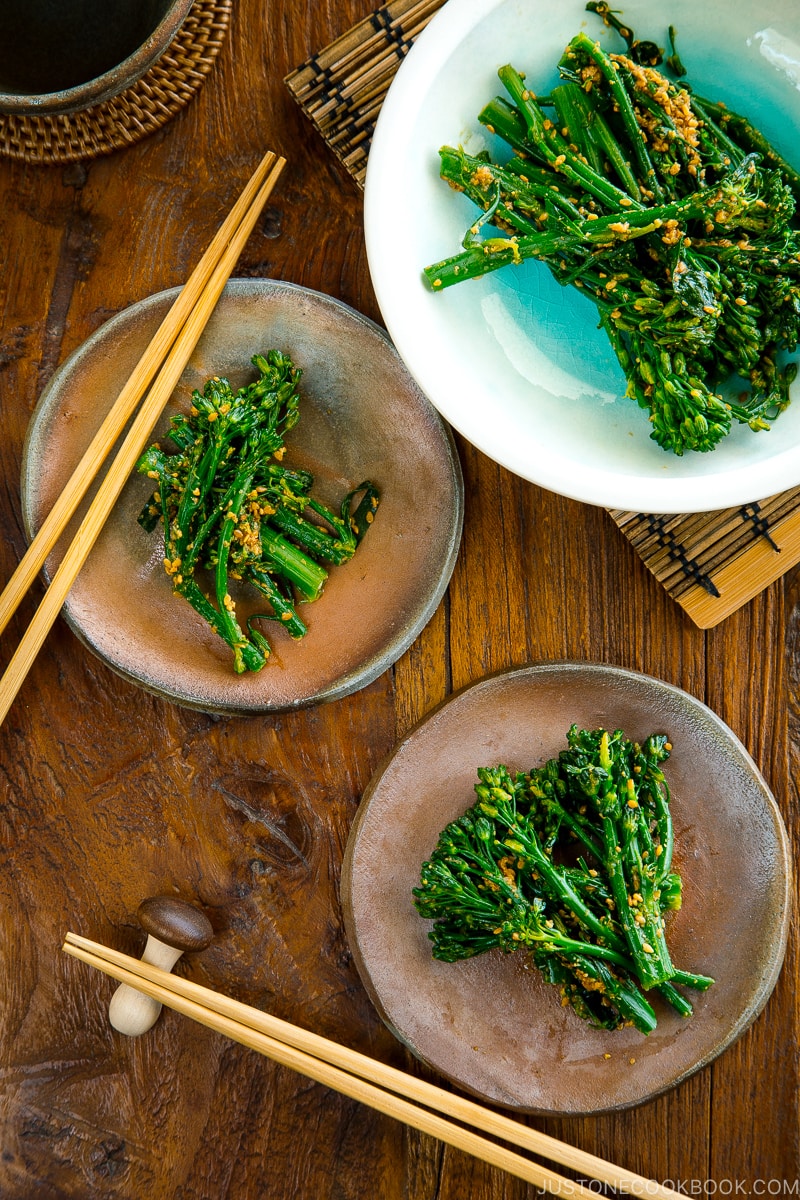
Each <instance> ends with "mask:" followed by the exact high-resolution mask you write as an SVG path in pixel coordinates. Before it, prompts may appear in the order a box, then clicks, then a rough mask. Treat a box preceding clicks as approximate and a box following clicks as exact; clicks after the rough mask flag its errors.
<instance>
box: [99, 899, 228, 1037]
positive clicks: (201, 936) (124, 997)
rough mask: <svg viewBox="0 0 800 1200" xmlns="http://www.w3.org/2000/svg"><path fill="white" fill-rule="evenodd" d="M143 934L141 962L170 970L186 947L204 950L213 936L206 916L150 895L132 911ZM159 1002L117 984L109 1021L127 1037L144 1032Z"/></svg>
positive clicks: (153, 1019)
mask: <svg viewBox="0 0 800 1200" xmlns="http://www.w3.org/2000/svg"><path fill="white" fill-rule="evenodd" d="M136 915H137V917H138V918H139V924H140V925H141V927H142V929H143V930H144V931H145V933H146V934H147V945H146V946H145V948H144V953H143V954H142V961H143V962H146V963H151V965H152V966H154V967H161V968H162V969H163V970H164V971H171V970H172V968H173V967H174V966H175V963H176V962H177V961H178V959H179V958H180V956H181V955H182V954H183V953H184V951H186V950H204V949H205V948H206V946H207V945H208V943H209V942H210V941H211V939H212V937H213V936H214V931H213V929H212V928H211V922H210V921H209V919H208V917H207V916H206V915H205V914H204V913H201V912H199V911H198V909H196V908H193V907H192V905H191V904H187V903H186V901H185V900H178V899H177V898H176V897H174V896H153V897H152V898H151V899H149V900H144V901H142V903H141V904H140V905H139V908H138V909H137V911H136ZM160 1012H161V1004H160V1002H159V1001H158V1000H153V999H151V997H150V996H145V995H144V993H143V992H139V991H137V990H136V988H132V987H130V986H129V985H128V984H127V983H121V984H120V985H119V987H118V988H117V990H116V992H115V993H114V995H113V996H112V997H111V1003H110V1004H109V1006H108V1017H109V1020H110V1021H111V1024H112V1025H113V1026H114V1028H115V1029H116V1030H118V1031H119V1032H120V1033H125V1034H127V1035H128V1037H138V1036H139V1034H141V1033H146V1032H147V1030H148V1029H150V1028H151V1027H152V1026H153V1025H154V1024H155V1022H156V1020H157V1019H158V1014H159V1013H160Z"/></svg>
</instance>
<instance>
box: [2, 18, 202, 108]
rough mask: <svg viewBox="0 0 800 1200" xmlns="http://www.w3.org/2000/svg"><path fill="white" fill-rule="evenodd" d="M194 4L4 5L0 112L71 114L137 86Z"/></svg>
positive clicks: (170, 40) (165, 47) (168, 43)
mask: <svg viewBox="0 0 800 1200" xmlns="http://www.w3.org/2000/svg"><path fill="white" fill-rule="evenodd" d="M192 2H193V0H68V2H66V3H65V2H64V0H3V3H2V5H0V112H6V113H18V114H20V115H34V116H36V115H45V114H52V113H70V112H77V111H80V110H81V109H84V108H88V107H89V106H90V105H93V104H99V103H101V102H102V101H104V100H108V99H110V97H112V96H115V95H118V94H119V93H120V92H122V91H124V90H125V88H128V87H130V86H131V85H132V84H134V83H136V82H137V81H138V80H139V79H141V77H142V76H143V75H144V74H145V72H146V71H148V70H149V68H150V67H151V66H152V65H153V63H154V62H156V61H157V60H158V59H159V58H160V57H161V55H162V54H163V53H164V51H165V50H166V49H167V47H168V46H169V45H170V43H171V42H172V40H173V39H174V37H175V35H176V34H177V32H178V30H179V29H180V27H181V25H182V24H183V22H184V20H185V19H186V16H187V14H188V12H189V10H190V8H191V7H192Z"/></svg>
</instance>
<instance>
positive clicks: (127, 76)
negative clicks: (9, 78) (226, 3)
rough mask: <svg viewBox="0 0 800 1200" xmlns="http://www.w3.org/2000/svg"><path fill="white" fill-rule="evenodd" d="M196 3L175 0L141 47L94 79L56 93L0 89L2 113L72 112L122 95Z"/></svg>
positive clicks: (154, 60) (0, 110)
mask: <svg viewBox="0 0 800 1200" xmlns="http://www.w3.org/2000/svg"><path fill="white" fill-rule="evenodd" d="M193 3H194V0H172V3H171V4H170V6H169V8H168V9H167V11H166V13H165V14H164V16H163V17H162V18H161V20H160V21H159V23H158V25H157V26H156V27H155V29H154V30H153V32H152V33H151V34H150V35H149V37H148V38H146V40H145V41H144V42H142V44H141V46H139V47H138V49H137V50H134V52H133V54H130V55H128V57H127V58H126V59H124V60H123V61H122V62H121V63H118V64H117V65H116V66H114V67H110V68H109V70H107V71H104V72H103V74H102V75H98V76H97V77H96V78H95V79H89V80H87V81H86V82H85V83H79V84H76V85H75V86H74V87H71V88H64V89H63V90H62V91H57V92H41V93H38V92H37V93H34V94H26V93H16V92H2V91H0V112H5V113H17V114H19V115H20V116H47V115H50V114H56V113H73V112H80V111H81V110H82V109H85V108H89V107H90V106H92V105H95V104H101V103H102V102H103V101H105V100H110V99H111V97H112V96H117V95H119V93H120V92H124V91H125V89H126V88H128V87H131V86H132V85H133V84H134V83H137V82H138V81H139V80H140V79H141V78H142V76H143V75H144V74H145V73H146V72H147V71H148V70H149V69H150V67H151V66H153V64H154V63H155V62H156V61H157V60H158V59H159V58H161V56H162V54H164V52H165V51H166V50H167V48H168V47H169V45H170V44H171V42H172V41H173V39H174V38H175V36H176V34H177V33H178V31H179V30H180V28H181V26H182V25H183V22H184V21H185V20H186V17H187V16H188V15H189V11H190V9H191V7H192V5H193Z"/></svg>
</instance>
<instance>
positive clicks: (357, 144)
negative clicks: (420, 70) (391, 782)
mask: <svg viewBox="0 0 800 1200" xmlns="http://www.w3.org/2000/svg"><path fill="white" fill-rule="evenodd" d="M443 3H444V0H391V2H390V3H388V4H384V5H383V6H382V7H381V8H379V9H377V10H376V11H375V12H374V13H372V14H371V15H370V16H369V17H367V18H365V20H363V21H360V22H359V23H358V24H357V25H355V26H353V28H352V29H350V30H349V31H348V32H347V33H345V34H344V35H343V36H342V37H340V38H337V39H336V41H334V42H332V43H331V44H330V45H329V46H326V47H325V48H324V49H323V50H320V51H319V52H318V53H316V54H314V55H312V56H311V57H310V58H309V59H307V60H306V62H304V63H303V64H302V65H301V66H300V67H298V69H297V70H296V71H293V72H292V73H291V74H290V75H288V76H287V77H286V81H285V82H286V85H287V87H288V88H289V91H290V92H291V93H292V96H293V97H294V99H295V100H296V101H297V103H298V104H299V105H300V107H301V108H302V109H303V111H304V112H305V114H306V115H307V116H308V118H309V119H310V120H311V121H312V122H313V124H314V125H315V126H316V128H317V130H318V131H319V133H320V134H321V135H322V137H323V138H324V139H325V141H326V142H327V143H328V146H329V147H330V148H331V150H333V152H334V154H336V156H337V158H338V159H339V160H340V162H342V163H343V164H344V166H345V167H346V168H347V170H348V171H349V172H350V174H351V175H352V176H353V178H354V179H355V181H356V183H357V184H358V185H359V187H363V186H364V177H365V175H366V169H367V158H368V156H369V148H370V143H371V141H372V134H373V131H374V129H375V122H376V121H377V118H378V113H379V112H380V108H381V104H382V103H383V100H384V97H385V96H386V93H387V91H388V90H389V86H390V84H391V82H392V80H393V79H394V75H395V72H396V71H397V68H398V67H399V65H400V63H401V62H402V61H403V59H404V58H405V56H406V54H407V53H408V51H409V50H410V49H411V46H412V45H413V43H414V40H415V38H416V37H417V36H418V35H419V34H420V33H421V32H422V30H423V29H424V28H425V26H426V25H427V24H428V22H429V21H430V19H431V17H433V15H434V14H435V13H436V12H437V11H438V10H439V9H440V8H441V7H442V5H443ZM611 517H612V518H613V520H614V521H615V522H616V524H617V526H618V527H619V528H620V529H621V530H622V532H623V533H624V534H625V536H626V537H627V538H628V540H629V541H630V543H631V545H632V546H633V547H634V548H635V550H636V552H637V553H638V554H639V556H640V557H641V559H642V561H643V562H644V564H645V566H646V567H647V568H648V569H649V570H650V571H652V572H653V574H654V575H655V576H656V578H657V579H658V580H659V582H660V583H661V584H662V585H663V586H664V588H665V589H666V590H667V592H668V593H669V595H670V596H672V597H673V599H674V600H676V601H677V603H678V604H680V605H681V607H682V608H683V609H684V610H685V611H686V613H687V614H688V615H689V617H690V618H691V619H692V620H693V621H694V622H695V624H696V625H699V626H700V627H701V628H703V629H707V628H710V627H711V626H713V625H717V624H718V623H719V622H720V621H722V620H723V619H724V618H725V617H727V616H729V614H730V613H732V612H735V611H736V609H737V608H740V607H741V606H742V605H743V604H746V603H747V601H748V600H751V599H752V598H753V596H756V595H757V594H758V593H759V592H760V591H762V590H763V589H764V588H765V587H767V586H768V585H769V584H770V583H773V582H774V581H775V580H776V579H779V578H780V576H781V575H783V574H784V573H785V572H786V571H788V570H789V569H790V568H791V567H793V566H794V565H795V564H796V563H798V562H800V488H795V489H793V490H792V491H788V492H782V493H780V494H779V495H776V496H772V497H770V498H769V499H766V500H761V501H759V502H758V503H753V504H746V505H742V506H741V507H739V508H727V509H720V510H718V511H717V512H712V513H707V512H706V513H700V514H693V513H678V514H665V515H658V514H652V513H636V512H623V511H621V510H619V509H615V510H612V511H611Z"/></svg>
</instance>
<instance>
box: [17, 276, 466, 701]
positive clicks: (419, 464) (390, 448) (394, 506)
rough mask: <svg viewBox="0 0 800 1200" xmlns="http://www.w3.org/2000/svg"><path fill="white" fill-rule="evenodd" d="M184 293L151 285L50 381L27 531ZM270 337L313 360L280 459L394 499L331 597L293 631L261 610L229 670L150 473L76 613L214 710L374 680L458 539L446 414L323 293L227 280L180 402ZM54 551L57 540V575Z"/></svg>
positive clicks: (74, 600)
mask: <svg viewBox="0 0 800 1200" xmlns="http://www.w3.org/2000/svg"><path fill="white" fill-rule="evenodd" d="M176 294H177V292H176V290H172V291H168V292H162V293H160V294H158V295H156V296H151V297H150V298H149V299H147V300H144V301H142V302H141V303H139V304H135V305H133V306H132V307H131V308H129V309H126V310H125V311H124V312H123V313H121V314H120V315H119V316H117V317H115V318H113V319H112V320H111V321H109V322H108V323H107V324H106V325H104V326H102V328H100V329H99V330H98V331H97V332H96V333H95V334H94V335H93V336H92V337H90V338H89V339H88V341H86V342H85V343H84V344H83V345H82V346H81V347H80V349H78V350H77V351H76V352H75V354H73V355H72V357H71V358H70V359H69V360H68V361H67V362H66V363H65V364H64V365H63V366H62V367H61V368H60V369H59V371H58V372H57V374H56V375H55V376H54V378H53V380H52V381H51V383H50V384H49V386H48V388H47V389H46V391H45V393H44V394H43V395H42V397H41V400H40V401H39V404H38V406H37V408H36V411H35V413H34V415H33V418H32V420H31V424H30V428H29V431H28V436H27V439H26V447H25V454H24V464H23V477H22V494H23V515H24V519H25V523H26V527H27V530H28V533H29V535H30V533H31V531H33V530H35V529H36V528H37V527H38V526H39V524H40V523H41V520H42V518H43V514H44V513H46V512H47V511H48V509H49V507H50V506H51V504H52V503H53V500H54V498H55V496H56V495H57V494H58V492H59V491H60V490H61V489H62V488H63V486H64V483H65V482H66V480H67V478H68V475H69V472H70V471H71V470H72V468H73V467H74V465H75V464H76V463H77V461H78V459H79V457H80V455H81V454H82V452H83V451H84V449H85V447H86V446H87V445H88V443H89V441H90V439H91V437H92V435H93V434H94V432H95V430H96V429H97V427H98V425H99V424H100V422H101V420H102V418H103V416H104V415H105V413H106V411H107V410H108V408H109V406H110V405H111V403H112V401H113V400H114V399H115V398H116V396H117V394H118V393H119V390H120V389H121V387H122V385H123V383H124V382H125V380H126V378H127V377H128V375H129V374H130V372H131V370H132V368H133V366H134V365H135V363H136V361H137V360H138V358H139V357H140V355H141V353H142V352H143V350H144V349H145V347H146V345H147V343H148V342H149V340H150V338H151V337H152V335H153V334H154V332H155V330H156V328H157V327H158V324H159V322H160V321H161V320H162V318H163V316H164V314H165V313H166V311H167V309H168V307H169V305H170V303H171V302H172V301H173V300H174V298H175V295H176ZM272 348H276V349H280V350H283V351H284V352H286V353H288V354H290V355H291V356H292V358H293V359H294V361H295V362H296V363H297V364H298V365H299V366H302V368H303V380H302V385H301V386H302V399H301V419H300V423H299V424H298V426H297V427H296V428H295V429H294V430H292V432H291V434H290V435H289V436H288V438H287V455H286V459H285V462H286V463H290V462H291V463H292V464H294V465H297V466H300V467H304V468H307V469H309V470H311V471H312V472H313V474H314V476H315V481H316V482H315V487H314V492H315V494H316V495H317V496H319V498H320V499H322V500H323V501H325V502H327V503H329V504H331V505H337V504H338V503H339V502H340V501H341V499H342V498H343V496H344V495H345V494H346V493H347V492H348V491H349V490H350V489H351V488H353V487H355V486H357V485H358V484H359V483H361V482H362V480H364V479H371V480H373V481H374V482H375V483H377V485H378V486H379V488H380V491H381V497H382V498H381V505H380V508H379V510H378V513H377V516H376V518H375V522H374V524H373V525H372V527H371V528H370V530H369V533H368V535H367V536H366V537H365V539H364V541H363V542H362V544H361V545H360V547H359V549H358V552H357V554H356V556H355V558H354V559H353V560H352V561H351V562H349V563H346V564H345V565H343V566H341V567H334V568H332V569H331V573H330V576H329V579H328V581H327V583H326V585H325V591H324V593H323V595H322V596H321V597H320V599H318V600H317V601H315V602H314V603H313V604H312V605H304V606H303V608H302V610H301V612H302V615H303V617H304V619H305V620H306V623H307V625H308V634H307V635H306V637H304V638H303V639H302V640H301V641H297V642H295V641H292V639H291V638H289V637H288V636H287V635H286V633H285V631H282V630H281V629H279V628H277V627H276V626H275V625H274V624H273V623H267V624H266V625H265V633H266V634H267V636H268V637H269V639H270V642H271V644H272V647H273V654H272V657H271V658H270V660H269V661H268V663H267V665H266V666H265V667H264V668H263V670H261V671H260V672H258V673H257V674H252V673H248V674H246V675H243V676H237V675H235V674H234V671H233V667H232V658H231V654H230V651H229V649H228V647H227V646H226V645H225V644H224V643H223V642H222V641H221V639H219V638H218V637H217V636H216V635H215V634H214V633H212V632H211V630H210V629H209V628H208V626H207V625H206V624H205V622H203V621H202V620H201V618H199V617H198V616H197V615H196V614H195V612H194V610H193V609H191V608H190V607H189V605H188V604H187V603H185V602H184V601H183V600H180V599H177V598H175V597H174V596H173V595H172V591H171V588H170V584H169V580H168V578H167V576H166V574H165V573H164V569H163V565H162V558H163V542H162V539H161V535H160V533H159V532H156V533H154V534H146V533H145V532H144V531H143V530H142V529H141V528H140V526H139V525H138V523H137V520H136V518H137V515H138V513H139V511H140V509H141V507H142V505H143V504H144V503H145V502H146V500H147V498H148V496H149V494H150V492H151V490H152V483H151V481H148V480H147V479H146V478H144V477H141V476H135V477H134V478H132V479H131V480H130V481H129V483H128V484H127V485H126V487H125V490H124V491H123V494H122V496H121V497H120V500H119V503H118V504H117V506H116V508H115V511H114V513H113V514H112V516H111V518H110V519H109V521H108V522H107V524H106V527H105V528H104V530H103V533H102V535H101V537H100V539H99V540H98V542H97V544H96V545H95V547H94V549H93V550H92V553H91V555H90V557H89V560H88V562H87V564H86V566H85V567H84V569H83V571H82V572H81V574H80V576H79V578H78V580H77V581H76V583H75V585H74V586H73V589H72V592H71V593H70V596H69V599H68V602H67V604H66V606H65V610H64V613H65V616H66V619H67V621H68V622H69V624H70V626H71V627H72V629H73V630H74V631H75V633H76V634H77V635H78V636H79V637H80V638H81V639H82V640H83V641H84V642H85V644H86V645H87V646H88V647H89V648H90V649H91V650H93V651H94V652H95V653H96V654H98V655H99V656H100V658H102V659H103V660H104V661H105V662H106V663H108V665H109V666H110V667H112V668H113V669H114V670H115V671H117V672H118V673H119V674H120V675H123V676H124V677H126V678H127V679H130V680H132V681H134V682H135V683H138V684H140V685H141V686H143V687H145V688H147V689H148V690H149V691H152V692H155V693H157V694H159V695H162V696H166V697H168V698H170V699H172V700H175V701H176V702H178V703H180V704H184V705H186V706H189V707H193V708H199V709H202V710H204V711H209V712H238V713H248V712H259V711H281V710H286V709H291V708H296V707H300V706H303V705H308V704H311V703H315V702H319V701H322V700H331V699H334V698H336V697H339V696H344V695H347V694H348V693H350V692H353V691H356V690H357V689H358V688H361V687H364V686H365V685H366V684H367V683H370V682H371V681H372V680H373V679H375V678H376V677H377V676H378V675H379V674H381V673H382V672H383V671H384V670H385V669H386V668H387V667H388V666H390V665H391V663H393V662H394V661H395V660H396V659H397V658H399V656H400V655H401V654H402V653H403V652H404V651H405V650H406V649H407V648H408V646H409V645H410V644H411V643H412V642H413V640H414V638H415V637H416V636H417V634H418V633H419V632H420V630H421V629H422V628H423V626H424V625H425V624H426V623H427V621H428V620H429V619H430V617H431V616H432V615H433V612H434V610H435V608H436V606H437V605H438V603H439V601H440V600H441V597H442V595H443V594H444V591H445V588H446V587H447V583H448V581H449V578H450V575H451V573H452V570H453V566H454V564H455V559H456V554H457V552H458V545H459V540H460V536H461V524H462V512H463V488H462V481H461V472H460V468H459V464H458V458H457V455H456V453H455V450H454V446H453V441H452V437H451V435H450V433H449V431H448V429H447V427H446V426H445V424H444V423H443V421H442V420H441V418H440V417H439V416H438V415H437V413H436V412H435V410H434V409H433V407H432V406H431V405H430V404H429V403H428V401H427V400H426V399H425V397H424V396H423V395H422V393H421V392H420V391H419V389H418V388H417V386H416V384H415V383H414V382H413V380H412V379H411V377H410V376H409V375H408V373H407V371H406V370H405V368H404V367H403V364H402V362H401V361H400V359H399V357H398V356H397V354H396V352H395V350H394V349H393V347H392V345H391V343H390V342H389V340H388V338H387V336H386V334H385V333H384V332H383V330H381V329H380V328H379V327H378V326H377V325H375V324H373V322H371V321H369V320H367V318H366V317H363V316H361V315H360V314H359V313H357V312H355V311H354V310H353V309H351V308H348V307H347V306H346V305H344V304H342V303H340V302H339V301H337V300H334V299H332V298H331V297H329V296H324V295H321V294H320V293H318V292H311V291H308V290H307V289H305V288H301V287H297V286H295V285H293V284H289V283H278V282H274V281H271V280H263V279H262V280H244V279H242V280H234V281H232V282H231V283H230V284H229V285H228V287H227V288H226V290H225V292H224V294H223V296H222V298H221V300H220V302H219V304H218V305H217V308H216V310H215V312H214V315H213V316H212V318H211V321H210V322H209V324H208V325H207V327H206V329H205V332H204V333H203V336H202V338H201V339H200V342H199V343H198V346H197V349H196V350H195V352H194V354H193V356H192V358H191V360H190V362H189V364H188V366H187V368H186V370H185V372H184V374H183V377H182V380H181V383H180V385H179V387H178V389H177V390H176V393H175V396H174V397H173V401H172V402H171V403H172V405H173V407H182V406H183V407H186V406H188V403H189V400H190V396H191V391H192V389H193V388H195V387H202V386H203V384H204V383H205V381H206V379H207V378H208V377H209V376H211V375H225V376H227V377H228V378H229V379H230V380H231V383H232V384H233V385H234V387H237V386H239V385H241V384H242V383H244V382H246V381H247V380H248V379H251V378H254V370H253V368H252V366H251V365H250V358H251V356H252V355H253V354H255V353H257V352H259V353H261V352H265V351H267V350H269V349H272ZM167 423H168V422H167V419H166V418H165V419H164V420H163V421H162V422H159V425H158V427H157V431H156V432H157V433H160V432H162V431H163V430H165V429H166V427H167ZM58 562H59V555H58V554H54V555H53V556H52V558H51V559H50V560H49V561H48V564H47V572H48V573H49V574H52V572H53V571H54V570H55V568H56V567H57V565H58ZM232 590H233V589H232ZM238 600H239V604H238V607H237V612H238V613H239V615H240V617H241V618H243V619H244V618H246V617H247V616H248V615H249V614H250V613H253V612H260V611H263V601H262V602H261V603H259V600H258V597H257V596H255V594H253V598H248V597H247V596H245V595H242V596H241V597H238Z"/></svg>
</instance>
